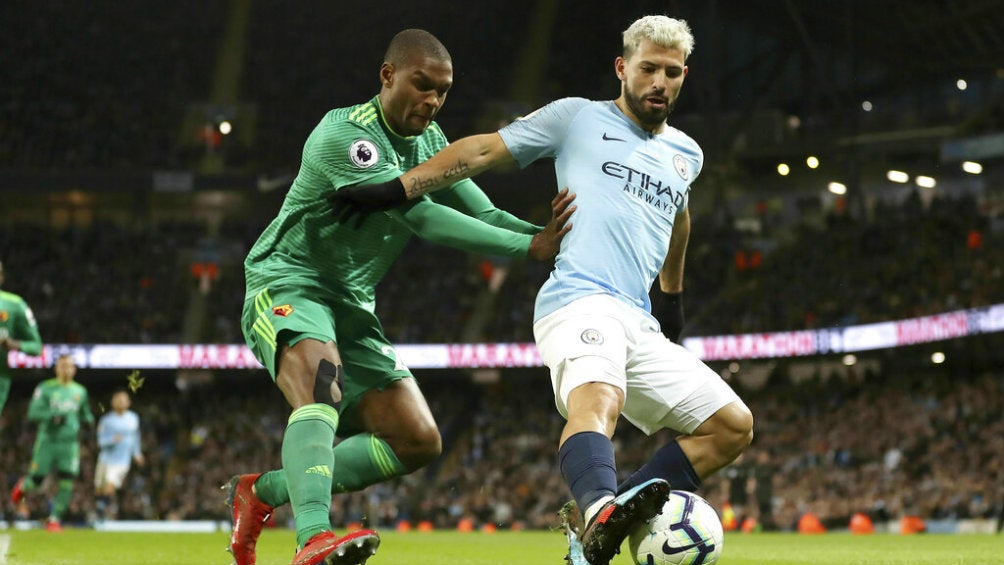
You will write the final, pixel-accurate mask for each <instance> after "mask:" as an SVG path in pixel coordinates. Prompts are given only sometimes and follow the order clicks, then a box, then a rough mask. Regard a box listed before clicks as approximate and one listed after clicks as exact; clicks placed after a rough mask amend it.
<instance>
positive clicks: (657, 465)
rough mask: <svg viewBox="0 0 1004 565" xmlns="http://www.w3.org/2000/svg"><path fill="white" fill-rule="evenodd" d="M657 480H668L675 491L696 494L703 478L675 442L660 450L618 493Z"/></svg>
mask: <svg viewBox="0 0 1004 565" xmlns="http://www.w3.org/2000/svg"><path fill="white" fill-rule="evenodd" d="M656 478H658V479H664V480H666V481H667V482H668V483H669V486H670V488H672V489H673V490H685V491H689V492H694V491H696V490H697V489H698V488H700V486H701V478H700V477H698V476H697V471H695V470H694V466H693V465H691V464H690V459H687V454H686V453H684V452H683V449H681V448H680V444H679V443H678V442H676V441H675V440H674V441H671V442H669V443H667V444H666V445H664V446H662V447H661V448H659V451H656V452H655V455H653V456H652V458H651V459H649V461H648V463H645V464H644V465H642V467H641V469H638V471H636V472H635V474H633V475H631V476H630V477H628V480H626V481H624V482H623V483H621V484H620V486H618V487H617V492H618V493H621V492H624V491H626V490H628V489H630V488H634V487H636V486H638V485H640V484H642V483H644V482H645V481H647V480H649V479H656Z"/></svg>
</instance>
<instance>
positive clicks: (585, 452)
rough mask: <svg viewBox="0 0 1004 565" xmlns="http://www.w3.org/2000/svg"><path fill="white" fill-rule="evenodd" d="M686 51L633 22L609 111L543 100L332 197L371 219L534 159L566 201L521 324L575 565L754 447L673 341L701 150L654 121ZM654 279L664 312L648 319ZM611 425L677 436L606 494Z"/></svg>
mask: <svg viewBox="0 0 1004 565" xmlns="http://www.w3.org/2000/svg"><path fill="white" fill-rule="evenodd" d="M693 43H694V38H693V35H692V34H691V32H690V28H689V26H688V25H687V24H686V22H684V21H681V20H675V19H672V18H668V17H666V16H646V17H644V18H640V19H638V20H636V21H635V22H634V23H633V24H631V26H630V27H628V29H627V30H625V31H624V33H623V51H622V56H619V57H617V58H616V60H615V63H614V70H615V73H616V76H617V78H618V79H619V80H620V82H621V94H620V96H619V97H618V98H617V99H616V100H614V101H591V100H587V99H584V98H565V99H561V100H557V101H555V102H552V103H551V104H548V105H547V106H544V107H543V108H541V109H540V110H538V111H536V112H533V113H531V114H529V115H528V116H526V117H524V118H522V119H519V120H516V121H515V122H513V123H512V124H510V125H508V126H506V127H505V128H503V129H502V130H500V131H499V132H498V133H495V134H485V135H476V136H470V137H466V138H463V139H461V140H459V141H456V142H454V143H452V144H451V145H450V146H449V147H447V148H446V149H444V150H443V151H442V152H441V153H440V154H438V155H436V157H434V158H432V159H430V160H428V161H426V162H425V163H423V164H422V165H420V166H418V167H416V168H415V169H412V170H410V171H408V172H407V173H405V174H404V175H402V176H401V177H399V178H397V179H393V180H390V181H388V182H385V183H383V184H381V185H377V186H359V187H348V188H346V189H343V190H339V191H338V192H336V193H335V195H334V196H333V198H332V204H333V206H334V207H335V208H336V215H337V216H342V215H344V214H345V213H346V210H353V209H355V210H358V211H363V212H366V211H374V210H379V209H382V208H385V207H388V206H393V205H394V203H403V202H405V201H406V200H407V199H408V198H416V197H418V196H420V195H423V194H425V193H426V192H429V191H431V190H436V189H437V188H439V187H442V186H445V185H446V184H448V182H455V181H456V177H457V176H469V175H475V174H478V173H479V172H481V171H485V170H487V169H490V168H492V167H494V166H496V165H499V164H503V163H512V162H513V161H515V162H516V163H517V164H518V165H519V166H520V167H526V166H527V165H529V164H530V163H532V162H534V161H536V160H538V159H543V158H546V159H549V160H551V159H553V160H554V164H555V165H554V168H555V173H556V177H557V181H558V186H569V187H571V188H572V189H574V190H575V191H576V193H577V197H576V202H577V204H578V210H577V212H576V213H575V218H574V220H575V224H576V229H575V230H573V231H572V232H571V233H570V234H569V235H568V237H567V238H565V240H564V241H563V242H562V245H561V251H560V253H559V254H558V258H557V260H556V263H555V268H554V270H552V272H551V275H550V277H549V278H548V280H547V281H546V282H545V283H544V285H543V286H542V287H541V289H540V291H539V293H538V294H537V300H536V305H535V308H534V328H533V329H534V338H535V340H536V343H537V347H538V349H539V350H540V355H541V357H542V359H543V361H544V364H545V365H547V367H548V368H549V369H550V371H551V381H552V385H553V388H554V395H555V404H556V405H557V407H558V410H559V412H560V413H561V414H562V416H564V417H565V418H566V420H567V422H566V424H565V428H564V430H563V431H562V433H561V439H560V442H559V449H558V464H559V467H560V469H561V474H562V476H563V477H564V478H565V481H566V483H567V484H568V486H569V489H570V490H571V491H572V494H573V496H574V498H575V502H576V503H577V506H578V508H580V509H581V510H582V512H583V514H584V518H585V526H584V528H582V529H578V528H575V527H570V528H568V531H569V532H570V536H569V544H570V547H569V560H570V561H571V562H573V563H576V564H585V563H586V562H587V561H588V562H589V563H590V564H591V565H607V563H609V561H610V560H611V559H612V558H613V556H614V555H615V554H616V553H617V552H618V551H619V548H620V545H621V542H622V541H623V540H624V538H625V537H626V536H627V534H628V533H629V532H630V531H631V529H633V528H634V527H635V526H636V525H638V524H640V523H642V522H643V521H645V520H648V519H650V518H652V517H653V516H655V515H656V514H657V513H658V512H659V511H661V508H662V504H663V502H664V501H665V500H666V499H667V497H668V495H669V488H670V485H672V488H674V489H680V490H689V491H693V490H696V489H697V488H698V487H699V486H700V484H701V482H702V480H703V479H704V478H706V477H707V476H709V475H710V474H712V473H714V472H715V471H717V470H718V469H720V468H722V467H723V466H725V465H726V464H728V463H729V462H731V461H732V460H734V459H735V458H736V457H737V456H738V455H739V454H740V453H742V452H743V450H745V449H746V447H747V446H748V445H749V443H750V441H751V440H752V437H753V417H752V414H751V413H750V410H749V408H747V407H746V405H745V404H744V403H743V402H742V400H741V399H740V398H739V396H738V395H737V394H736V393H735V391H733V390H732V389H731V388H730V387H729V385H728V384H726V383H725V381H724V380H723V379H722V378H721V377H719V376H718V374H717V373H715V372H714V371H712V370H711V369H710V368H708V367H707V366H706V365H705V364H704V363H702V362H701V361H700V359H698V357H697V356H696V355H694V354H693V353H691V352H690V351H688V350H687V349H684V348H683V347H681V346H680V345H678V344H677V343H674V341H679V335H680V331H681V328H682V325H683V312H682V306H681V305H682V302H681V301H680V294H681V293H682V291H683V268H684V259H685V255H686V249H687V243H688V239H689V236H690V213H689V209H688V204H689V195H690V191H691V186H692V183H693V182H694V179H695V178H696V177H697V176H698V174H700V172H701V169H702V167H703V165H704V154H703V152H702V151H701V148H700V147H699V146H698V145H697V143H696V142H695V141H694V140H693V139H691V138H690V137H689V136H687V135H686V134H684V133H683V132H681V131H679V130H677V129H676V128H673V127H670V126H668V125H667V123H666V120H667V118H668V116H669V114H670V112H671V111H672V110H673V106H674V105H675V103H676V100H677V98H678V96H679V94H680V90H681V89H682V87H683V81H684V78H685V77H686V75H687V66H686V60H687V57H688V56H689V55H690V52H691V50H692V48H693ZM447 179H449V181H447ZM657 279H658V281H659V288H660V290H661V292H662V294H664V295H667V296H664V297H663V298H664V299H669V300H666V301H665V302H667V304H666V305H665V306H664V307H662V308H661V309H660V310H659V311H657V313H656V315H655V316H653V314H652V313H651V305H650V298H649V292H650V291H651V289H652V286H653V283H654V282H655V281H656V280H657ZM667 338H668V339H667ZM621 415H623V416H624V417H625V418H626V419H627V420H628V421H630V422H631V423H632V424H634V425H635V426H636V427H637V428H639V429H640V430H642V431H643V432H645V433H647V434H653V433H655V432H656V431H659V430H662V429H671V430H674V431H676V432H679V433H680V434H682V435H681V436H679V438H678V439H677V440H673V441H670V442H669V443H668V444H666V445H664V446H663V447H661V448H660V449H659V450H657V451H656V453H655V454H654V455H653V457H652V458H651V459H650V460H649V461H648V462H647V463H645V465H643V466H642V467H641V468H640V469H639V470H638V471H637V472H635V473H634V474H633V475H631V476H630V477H629V478H628V479H627V480H626V481H625V482H623V483H622V484H620V485H618V484H617V468H616V464H615V460H614V446H613V442H612V441H611V438H612V436H613V433H614V431H615V429H616V424H617V421H618V419H619V418H620V416H621ZM667 481H668V484H667ZM566 514H571V515H575V516H577V515H578V512H575V511H572V508H571V507H568V508H566ZM580 534H581V536H580ZM580 539H581V544H580V542H579V540H580Z"/></svg>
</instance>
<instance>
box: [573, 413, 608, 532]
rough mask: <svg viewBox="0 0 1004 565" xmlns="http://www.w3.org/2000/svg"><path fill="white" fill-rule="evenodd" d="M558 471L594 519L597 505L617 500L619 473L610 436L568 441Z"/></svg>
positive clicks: (585, 434)
mask: <svg viewBox="0 0 1004 565" xmlns="http://www.w3.org/2000/svg"><path fill="white" fill-rule="evenodd" d="M558 467H559V468H560V469H561V475H562V476H563V477H564V478H565V482H566V483H568V488H569V489H571V491H572V496H573V497H575V502H576V504H578V505H579V508H581V509H582V510H583V514H584V515H585V516H587V517H591V516H592V514H587V512H589V510H595V509H594V508H592V507H593V506H594V504H596V503H597V502H605V500H602V499H610V498H613V496H614V492H615V489H616V488H617V469H616V466H615V465H614V444H613V442H611V441H610V438H608V437H607V436H605V435H603V434H601V433H597V432H580V433H577V434H575V435H573V436H572V437H570V438H568V439H567V440H565V443H564V444H562V446H561V448H560V449H558ZM597 508H598V506H597ZM593 513H595V511H594V512H593ZM587 523H588V519H587Z"/></svg>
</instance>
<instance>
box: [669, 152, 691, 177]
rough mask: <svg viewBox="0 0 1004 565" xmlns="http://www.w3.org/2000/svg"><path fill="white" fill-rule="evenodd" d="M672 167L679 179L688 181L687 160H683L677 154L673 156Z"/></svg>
mask: <svg viewBox="0 0 1004 565" xmlns="http://www.w3.org/2000/svg"><path fill="white" fill-rule="evenodd" d="M673 167H675V168H676V172H677V173H679V174H680V178H682V179H683V180H690V165H688V164H687V160H686V159H684V158H683V155H680V154H679V153H677V154H676V155H674V156H673Z"/></svg>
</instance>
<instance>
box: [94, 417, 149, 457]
mask: <svg viewBox="0 0 1004 565" xmlns="http://www.w3.org/2000/svg"><path fill="white" fill-rule="evenodd" d="M98 449H100V450H101V451H100V452H99V453H98V461H101V462H104V463H108V464H111V465H129V464H130V463H132V459H133V457H136V456H138V455H140V453H141V451H140V432H139V416H138V415H137V414H136V413H135V412H133V411H132V410H126V411H125V412H124V413H122V414H119V413H117V412H108V413H106V414H105V415H104V416H101V419H100V420H98Z"/></svg>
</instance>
